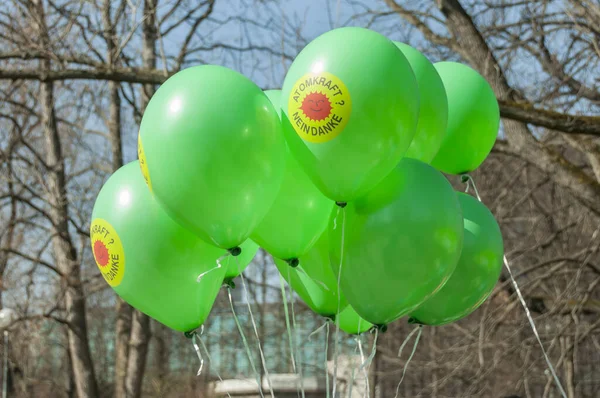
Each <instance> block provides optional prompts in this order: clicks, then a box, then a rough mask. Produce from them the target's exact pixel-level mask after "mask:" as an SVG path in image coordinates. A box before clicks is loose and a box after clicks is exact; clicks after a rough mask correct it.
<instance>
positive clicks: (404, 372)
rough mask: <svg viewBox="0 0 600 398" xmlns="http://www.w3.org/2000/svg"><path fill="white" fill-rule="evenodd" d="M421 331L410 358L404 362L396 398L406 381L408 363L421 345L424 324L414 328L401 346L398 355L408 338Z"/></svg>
mask: <svg viewBox="0 0 600 398" xmlns="http://www.w3.org/2000/svg"><path fill="white" fill-rule="evenodd" d="M417 330H418V331H419V333H418V334H417V338H416V339H415V344H414V345H413V349H412V352H411V353H410V356H409V357H408V359H407V360H406V363H405V364H404V369H402V377H401V378H400V382H399V383H398V386H397V387H396V395H395V397H394V398H398V394H399V393H400V385H401V384H402V382H403V381H404V376H405V375H406V369H408V364H409V363H410V361H411V360H412V358H413V356H414V355H415V352H416V351H417V346H418V345H419V340H420V339H421V333H422V332H423V325H419V326H417V327H416V329H415V330H413V331H412V332H411V333H410V334H409V335H408V337H407V338H406V339H405V340H404V343H402V347H400V350H399V352H398V356H400V354H401V353H402V348H403V346H404V345H405V344H406V342H407V341H408V339H410V337H411V336H412V335H413V334H414V333H415V332H416V331H417Z"/></svg>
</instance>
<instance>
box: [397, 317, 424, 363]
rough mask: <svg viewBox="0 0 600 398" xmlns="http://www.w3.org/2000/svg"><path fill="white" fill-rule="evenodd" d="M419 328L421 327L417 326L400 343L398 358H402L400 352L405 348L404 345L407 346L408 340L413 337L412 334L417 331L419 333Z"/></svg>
mask: <svg viewBox="0 0 600 398" xmlns="http://www.w3.org/2000/svg"><path fill="white" fill-rule="evenodd" d="M420 328H421V325H417V327H416V328H414V329H413V331H412V332H410V333H409V334H408V336H406V338H405V339H404V341H403V342H402V345H401V346H400V349H399V350H398V358H400V356H402V351H403V350H404V347H405V346H406V344H408V342H409V341H410V338H411V337H412V336H413V334H415V333H417V331H419V330H420ZM419 333H420V332H419Z"/></svg>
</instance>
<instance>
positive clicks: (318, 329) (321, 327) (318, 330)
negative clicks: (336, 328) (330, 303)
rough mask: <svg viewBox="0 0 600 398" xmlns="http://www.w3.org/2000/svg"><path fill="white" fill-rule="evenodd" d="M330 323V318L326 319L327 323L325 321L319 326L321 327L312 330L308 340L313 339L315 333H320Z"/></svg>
mask: <svg viewBox="0 0 600 398" xmlns="http://www.w3.org/2000/svg"><path fill="white" fill-rule="evenodd" d="M328 323H329V320H326V321H325V323H323V324H322V325H321V326H319V327H318V328H316V329H315V330H314V331H313V332H311V333H310V334H309V335H308V341H312V337H313V336H314V335H315V334H317V333H319V332H320V331H321V330H323V329H325V327H326V326H327V325H328Z"/></svg>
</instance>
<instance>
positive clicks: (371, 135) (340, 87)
mask: <svg viewBox="0 0 600 398" xmlns="http://www.w3.org/2000/svg"><path fill="white" fill-rule="evenodd" d="M281 109H282V111H283V114H282V119H283V130H284V134H285V138H286V141H287V143H288V145H289V147H290V150H291V152H292V154H293V155H294V157H295V158H296V160H297V161H298V162H299V163H300V165H301V166H302V168H303V169H304V171H305V172H306V173H307V174H308V176H309V177H310V178H311V179H312V180H313V182H314V183H315V185H316V186H317V187H318V188H319V189H320V190H321V192H323V193H324V194H325V195H326V196H327V197H329V198H330V199H333V200H335V201H338V202H348V201H350V200H353V199H355V198H357V197H360V196H361V195H363V194H365V193H367V192H368V191H370V190H371V189H372V188H373V187H374V186H375V185H377V183H379V182H380V181H381V180H382V179H383V178H384V177H385V176H386V175H387V174H389V172H390V171H391V170H392V169H393V168H394V166H395V165H396V164H397V163H398V161H399V160H400V159H401V158H402V156H403V155H404V154H405V152H406V150H407V149H408V146H409V145H410V142H411V141H412V138H413V135H414V133H415V127H416V125H417V119H418V114H419V90H418V87H417V82H416V79H415V76H414V74H413V72H412V70H411V68H410V64H409V63H408V61H407V60H406V58H405V57H404V56H403V55H402V53H401V52H400V51H398V49H397V48H396V46H395V45H394V43H393V42H392V41H390V40H389V39H387V38H386V37H384V36H382V35H380V34H379V33H376V32H373V31H370V30H368V29H363V28H355V27H347V28H340V29H334V30H332V31H329V32H327V33H325V34H323V35H321V36H319V37H318V38H316V39H315V40H313V41H312V42H311V43H309V44H308V45H307V46H306V48H304V50H302V52H300V54H298V56H297V57H296V59H295V60H294V62H293V63H292V65H291V66H290V69H289V70H288V73H287V75H286V77H285V81H284V83H283V89H282V106H281Z"/></svg>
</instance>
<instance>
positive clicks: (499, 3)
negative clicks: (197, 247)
mask: <svg viewBox="0 0 600 398" xmlns="http://www.w3.org/2000/svg"><path fill="white" fill-rule="evenodd" d="M5 3H6V4H5V5H3V7H2V9H0V103H2V107H1V108H0V137H1V141H0V160H1V164H0V170H1V176H0V181H1V183H0V220H1V221H0V222H1V226H2V228H1V229H0V277H1V279H0V280H1V281H2V284H1V286H2V289H3V295H2V304H3V305H7V306H12V307H15V308H17V309H18V311H19V314H20V315H21V322H19V324H18V325H17V326H16V329H15V330H14V331H13V332H12V334H14V335H18V336H19V342H18V344H17V343H15V344H13V345H12V346H11V356H10V358H11V363H12V365H11V369H12V376H11V380H12V385H13V389H14V391H15V393H16V394H17V393H19V394H21V395H23V396H31V395H44V396H65V395H66V396H79V397H99V396H105V395H107V396H117V397H137V396H141V395H144V396H169V395H170V396H191V395H193V394H195V395H196V396H197V395H199V394H210V391H209V389H208V388H205V387H206V386H207V382H208V381H209V379H208V378H209V376H211V375H214V371H215V370H218V368H220V370H221V373H223V376H225V377H240V376H241V375H242V374H243V373H244V371H245V368H244V365H243V361H244V359H243V355H242V354H243V352H244V350H243V349H242V347H241V342H240V340H239V336H238V335H237V332H236V330H235V328H233V329H232V330H226V329H227V327H225V329H223V328H224V327H223V323H222V322H221V321H216V320H215V321H214V323H213V325H215V326H214V327H213V328H211V327H208V331H207V332H206V335H205V340H206V342H207V344H208V345H209V346H210V347H214V349H215V350H218V352H219V354H218V355H216V357H217V359H218V365H215V366H214V367H211V371H209V372H206V373H205V374H204V376H203V378H200V379H194V374H193V373H194V372H193V371H191V372H190V371H189V369H193V368H194V367H195V366H196V363H195V362H194V361H196V360H197V359H196V358H195V356H194V355H193V352H192V351H190V350H191V347H190V346H189V345H188V343H189V342H187V341H186V340H185V339H182V338H181V336H177V335H175V334H174V333H172V332H170V331H168V330H166V329H164V328H161V327H160V326H159V325H157V324H152V325H151V322H150V320H149V319H148V318H147V317H146V316H144V315H143V314H141V313H139V312H137V311H134V310H132V308H131V307H130V306H129V305H127V304H126V303H124V302H122V301H120V300H119V299H117V298H116V297H115V296H114V294H113V293H112V291H111V290H110V289H108V288H107V286H106V284H105V283H104V281H103V280H102V278H101V277H100V276H99V275H98V273H97V271H96V270H95V268H94V266H93V264H92V263H93V261H92V258H91V254H90V253H89V249H88V246H89V242H88V241H89V236H88V233H87V226H88V225H89V224H88V223H89V216H90V213H91V207H92V205H93V202H94V198H95V195H96V194H97V192H98V190H99V187H100V186H101V184H102V182H103V181H104V180H105V179H106V178H107V176H108V175H109V174H110V173H112V172H114V171H115V170H116V169H118V168H119V167H120V166H121V165H122V164H123V163H124V162H126V161H128V160H131V159H134V158H135V149H134V148H135V142H136V138H135V137H136V135H137V126H138V125H139V122H140V120H141V116H142V115H143V112H144V109H145V107H146V105H147V103H148V101H149V100H150V98H151V96H152V94H153V92H154V90H155V88H156V87H157V85H159V84H161V83H162V82H164V81H165V80H166V79H167V78H168V77H169V76H170V75H172V74H173V73H175V72H177V71H178V70H180V69H182V68H184V67H187V66H189V65H192V64H198V63H208V62H211V63H219V64H224V65H227V66H229V67H232V68H234V69H236V70H239V71H241V72H243V73H245V74H246V75H247V76H249V77H251V78H253V79H254V80H255V81H257V82H258V83H259V84H260V85H261V86H262V87H263V88H275V87H279V86H280V85H281V83H282V81H283V78H284V76H285V71H286V68H287V67H288V66H289V65H290V63H291V62H292V60H293V58H294V56H295V54H297V52H298V51H299V50H300V49H301V48H302V46H303V45H304V44H305V43H306V42H307V41H308V40H309V39H311V38H313V37H314V36H315V35H316V34H317V33H320V32H322V31H324V30H326V29H328V28H333V27H334V26H335V25H336V24H339V25H358V26H365V27H370V28H373V29H375V30H378V31H380V32H382V33H384V34H386V35H388V36H389V37H391V38H393V39H395V40H402V41H405V42H407V43H409V44H411V45H413V46H415V47H416V48H418V49H420V50H422V51H423V52H424V53H425V54H426V55H428V56H429V57H430V59H431V60H432V61H438V60H442V59H452V60H459V61H461V62H464V63H467V64H469V65H471V66H472V67H473V68H475V69H476V70H478V71H479V72H480V73H481V74H482V75H483V76H484V77H485V78H486V79H487V80H488V81H489V82H490V84H491V85H492V88H493V89H494V91H495V93H496V96H497V98H498V101H499V103H500V108H501V115H502V117H503V123H502V131H501V137H500V140H499V141H498V143H497V145H496V146H495V148H494V151H493V154H492V156H490V158H489V160H488V161H486V163H485V164H484V166H483V167H482V168H481V170H479V171H478V172H476V173H475V174H474V178H475V180H476V181H477V182H478V185H479V188H480V191H481V193H482V195H483V199H484V201H485V202H486V204H487V205H488V206H489V207H490V208H491V209H492V211H493V212H494V214H495V215H496V217H497V218H498V220H499V221H500V223H501V226H502V229H503V233H504V236H505V240H506V242H505V243H506V244H505V245H506V249H507V255H508V258H509V260H510V261H511V263H512V264H513V266H514V272H515V274H516V276H517V280H518V281H519V283H520V285H521V287H522V288H523V292H524V295H525V298H526V301H527V303H528V305H529V306H530V308H531V309H532V312H533V315H534V317H535V321H536V323H537V324H538V327H539V329H540V333H541V336H542V340H543V342H544V344H545V345H546V347H547V349H548V351H549V353H550V357H551V359H552V361H553V362H554V364H555V366H556V368H557V370H558V372H559V376H560V379H561V381H562V382H563V384H564V386H565V389H566V391H567V394H568V396H569V397H580V396H582V397H585V396H590V397H592V396H597V394H598V392H599V389H600V382H599V381H598V380H596V379H594V372H595V373H596V374H597V372H598V365H597V364H598V363H600V355H599V354H598V352H599V351H600V344H599V341H600V340H599V336H598V334H599V327H600V325H599V323H598V313H599V311H600V304H599V303H600V297H599V295H600V292H599V289H598V283H600V253H599V250H600V249H599V242H600V237H599V236H600V232H599V226H600V117H599V116H598V108H599V107H600V90H599V88H598V84H599V82H600V76H599V75H598V70H599V68H598V64H599V60H600V45H599V42H600V30H599V28H598V27H599V26H600V6H599V5H598V3H597V2H595V1H592V0H560V1H558V0H552V1H551V0H535V1H523V2H521V1H507V0H489V1H485V2H467V1H462V2H459V1H458V0H436V1H424V2H400V1H395V0H362V1H359V0H347V1H340V2H337V1H336V2H333V1H328V2H326V3H325V5H318V6H316V7H312V8H311V7H309V6H305V5H304V4H300V3H299V2H290V3H286V4H281V3H280V2H275V1H268V0H266V1H258V0H257V1H250V0H240V1H239V2H238V3H237V4H236V5H232V3H231V2H227V1H221V0H219V1H216V0H194V1H189V2H188V1H179V0H169V1H167V0H134V1H130V0H118V1H109V0H103V1H100V0H92V1H87V0H86V1H84V0H64V1H55V0H10V1H6V2H5ZM316 18H320V19H319V25H318V26H317V23H316V22H314V21H313V20H314V19H316ZM322 24H324V25H322ZM325 25H326V26H325ZM454 182H456V184H457V185H456V188H457V189H463V188H464V187H463V186H461V184H460V182H459V181H454ZM254 268H255V272H254V271H252V270H250V271H249V272H250V273H249V274H247V276H248V280H247V282H248V285H249V289H250V293H251V297H253V298H254V300H253V302H258V303H262V304H261V305H258V304H256V305H254V308H255V310H256V317H257V319H258V320H259V330H260V336H261V338H262V339H264V340H265V341H267V342H270V343H265V345H266V348H265V351H266V354H267V363H268V364H269V366H272V367H273V370H271V369H269V370H271V371H272V373H273V372H289V371H291V367H290V362H289V359H288V358H289V354H290V353H289V348H288V343H287V335H286V333H285V323H284V321H283V312H282V309H281V303H280V302H277V300H276V299H272V300H271V301H269V302H265V300H264V298H265V297H268V296H270V295H271V296H273V297H275V296H277V295H278V294H279V286H278V285H277V284H274V282H273V280H271V279H270V278H269V277H267V275H268V274H270V273H273V272H275V269H274V267H273V266H272V264H270V262H269V261H257V262H256V263H255V264H254ZM277 297H278V296H277ZM228 306H229V304H228V301H227V298H226V295H222V296H221V297H220V298H219V299H218V300H217V303H216V304H215V309H214V311H213V312H214V314H213V316H214V317H215V318H214V319H217V317H225V314H229V310H228ZM296 310H297V311H298V318H299V319H300V320H301V321H299V323H300V324H301V325H303V329H302V331H303V333H304V335H305V336H304V339H305V338H306V335H307V334H308V332H310V329H311V328H312V329H314V328H316V327H318V326H319V324H320V322H321V321H319V320H317V319H316V318H314V317H311V316H310V315H309V314H308V312H307V311H306V308H305V307H303V306H302V305H301V304H300V303H299V302H297V303H296ZM238 311H239V313H240V317H241V318H242V321H244V320H245V318H244V317H245V313H244V311H245V310H244V306H240V307H239V308H238ZM227 316H229V315H227ZM219 319H221V318H219ZM228 319H229V318H228ZM217 325H218V326H217ZM218 328H220V329H218ZM245 330H246V332H247V335H248V336H249V337H252V334H253V331H252V328H251V327H249V328H246V329H245ZM408 331H409V327H408V326H407V325H405V324H403V323H402V322H400V323H398V324H396V325H394V326H393V327H392V328H391V329H390V331H388V332H387V333H386V334H385V335H383V336H382V338H381V339H380V343H379V346H378V349H377V355H376V357H375V358H376V359H375V362H374V364H373V365H372V366H371V371H372V384H373V387H374V388H372V389H371V391H372V393H373V394H379V396H381V397H388V396H393V394H394V393H395V389H396V383H397V381H398V380H399V375H400V373H401V370H402V367H403V366H404V364H405V363H406V354H404V355H403V356H402V357H401V358H398V357H397V349H398V347H399V346H400V344H401V342H402V340H403V339H404V337H405V336H406V334H407V333H408ZM249 340H250V341H251V342H252V341H254V340H252V338H249ZM301 341H302V342H303V343H304V345H303V349H305V350H306V351H305V354H304V356H303V358H304V359H305V362H306V363H305V365H306V369H305V370H306V374H322V372H324V370H323V369H322V366H324V365H323V361H322V360H321V359H320V358H319V359H318V354H320V352H318V351H310V350H313V348H314V347H313V346H311V345H310V344H309V342H308V341H307V340H301ZM232 342H233V343H232ZM251 344H254V343H251ZM231 347H236V348H235V349H231ZM255 347H256V346H255V345H252V349H253V352H254V351H256V350H255ZM311 347H312V348H311ZM345 349H346V352H351V351H350V350H352V349H353V347H352V342H350V346H345ZM190 354H191V355H190ZM226 358H228V359H226ZM256 363H260V361H259V360H258V356H256ZM544 369H545V363H544V361H543V359H542V357H541V352H540V351H539V347H538V346H537V342H536V340H535V339H534V337H533V335H532V334H531V331H530V329H529V326H528V323H527V321H526V320H525V318H524V316H523V312H522V309H521V308H520V306H519V302H518V300H517V299H516V295H515V291H514V288H513V287H512V284H511V283H510V280H509V279H508V275H506V274H503V275H502V278H501V281H500V283H499V285H498V288H497V289H496V291H495V292H494V294H493V296H492V298H491V299H490V300H489V301H488V302H487V303H486V304H485V305H484V306H483V307H482V308H481V309H480V310H479V311H478V312H476V313H475V314H474V315H472V316H471V317H469V318H467V319H466V320H464V321H461V322H458V323H456V324H454V325H451V326H446V327H442V328H426V329H425V330H424V332H423V336H422V341H421V342H420V344H419V346H418V350H417V352H416V355H415V357H414V359H413V361H412V363H411V364H410V368H409V370H408V372H407V377H406V379H405V381H404V382H403V386H401V392H402V393H403V396H432V397H436V396H437V397H441V396H457V395H460V396H509V395H511V394H513V395H514V394H519V395H520V396H554V395H556V389H555V387H554V384H553V383H552V379H551V378H550V377H549V376H548V375H546V374H544ZM246 376H248V375H246ZM344 382H345V381H344ZM390 394H391V395H390ZM501 394H503V395H501ZM553 394H554V395H553Z"/></svg>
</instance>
